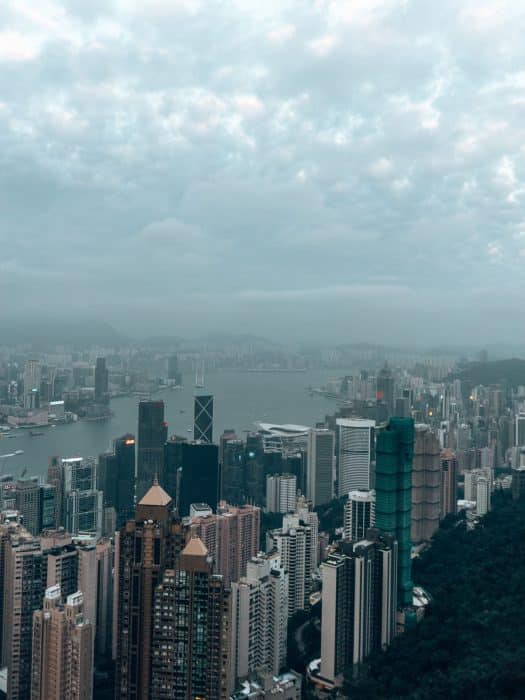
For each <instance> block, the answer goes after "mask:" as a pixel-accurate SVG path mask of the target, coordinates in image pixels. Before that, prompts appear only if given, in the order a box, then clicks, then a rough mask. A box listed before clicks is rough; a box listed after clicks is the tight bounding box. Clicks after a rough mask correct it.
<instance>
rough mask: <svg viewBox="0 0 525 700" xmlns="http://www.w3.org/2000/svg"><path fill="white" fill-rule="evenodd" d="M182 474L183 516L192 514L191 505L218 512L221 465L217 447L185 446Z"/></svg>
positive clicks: (197, 443)
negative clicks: (202, 504)
mask: <svg viewBox="0 0 525 700" xmlns="http://www.w3.org/2000/svg"><path fill="white" fill-rule="evenodd" d="M181 450H182V452H181V456H182V473H181V479H180V493H179V494H178V506H179V513H180V515H181V517H186V516H188V515H189V514H190V505H191V504H192V503H207V504H208V505H209V506H210V508H211V509H212V510H213V511H214V512H216V510H217V506H218V503H219V490H220V466H219V451H218V447H217V445H213V444H206V443H202V442H192V443H186V442H185V443H182V448H181Z"/></svg>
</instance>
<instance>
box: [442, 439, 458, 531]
mask: <svg viewBox="0 0 525 700" xmlns="http://www.w3.org/2000/svg"><path fill="white" fill-rule="evenodd" d="M457 482H458V460H457V459H456V455H455V454H454V453H453V452H452V450H450V449H445V450H443V451H442V452H441V498H440V501H441V518H445V517H446V516H447V515H449V514H452V515H455V514H456V509H457V494H456V492H457Z"/></svg>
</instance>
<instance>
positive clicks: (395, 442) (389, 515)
mask: <svg viewBox="0 0 525 700" xmlns="http://www.w3.org/2000/svg"><path fill="white" fill-rule="evenodd" d="M413 458H414V421H413V419H412V418H391V419H390V421H389V423H388V425H387V427H386V428H385V430H382V431H381V432H380V433H379V434H378V437H377V444H376V522H375V524H376V528H378V529H379V530H382V531H383V532H387V533H390V534H391V535H393V536H394V537H395V539H396V540H397V543H398V604H399V605H400V606H408V605H411V604H412V587H413V584H412V575H411V570H412V565H411V559H410V550H411V544H412V543H411V537H410V527H411V512H412V462H413Z"/></svg>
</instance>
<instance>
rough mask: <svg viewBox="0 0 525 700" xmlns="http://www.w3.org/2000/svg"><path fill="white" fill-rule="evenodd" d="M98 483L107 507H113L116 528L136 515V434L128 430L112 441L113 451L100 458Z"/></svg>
mask: <svg viewBox="0 0 525 700" xmlns="http://www.w3.org/2000/svg"><path fill="white" fill-rule="evenodd" d="M98 476H99V486H100V488H101V489H102V491H103V492H104V508H114V510H115V518H116V527H117V528H120V527H121V526H122V525H123V524H124V523H125V522H126V520H129V519H130V518H132V517H133V499H134V496H135V436H134V435H131V433H126V435H123V436H122V437H119V438H117V439H116V440H114V441H113V452H106V453H104V454H102V455H100V457H99V475H98Z"/></svg>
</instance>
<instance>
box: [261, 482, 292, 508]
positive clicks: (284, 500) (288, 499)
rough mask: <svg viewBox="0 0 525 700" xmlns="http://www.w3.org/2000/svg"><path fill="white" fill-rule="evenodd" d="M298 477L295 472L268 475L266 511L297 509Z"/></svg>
mask: <svg viewBox="0 0 525 700" xmlns="http://www.w3.org/2000/svg"><path fill="white" fill-rule="evenodd" d="M296 498H297V478H296V477H295V476H294V475H293V474H269V475H268V476H267V477H266V511H267V512H268V513H291V512H293V511H294V510H295V501H296Z"/></svg>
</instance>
